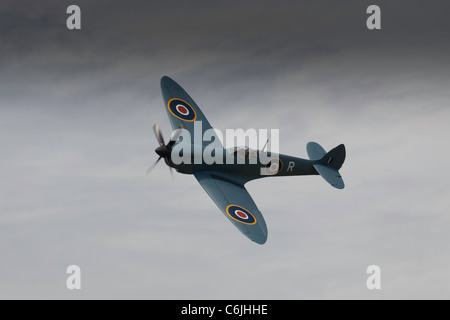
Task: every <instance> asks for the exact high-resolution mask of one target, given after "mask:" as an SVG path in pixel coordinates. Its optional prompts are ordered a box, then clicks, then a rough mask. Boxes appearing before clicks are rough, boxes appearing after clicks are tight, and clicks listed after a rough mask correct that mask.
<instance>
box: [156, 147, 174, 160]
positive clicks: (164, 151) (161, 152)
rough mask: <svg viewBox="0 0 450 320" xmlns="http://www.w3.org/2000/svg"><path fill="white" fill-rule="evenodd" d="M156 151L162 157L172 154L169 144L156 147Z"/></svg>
mask: <svg viewBox="0 0 450 320" xmlns="http://www.w3.org/2000/svg"><path fill="white" fill-rule="evenodd" d="M155 152H156V153H157V154H158V155H159V156H160V157H163V158H166V157H168V156H170V150H169V148H167V146H159V147H158V148H156V149H155Z"/></svg>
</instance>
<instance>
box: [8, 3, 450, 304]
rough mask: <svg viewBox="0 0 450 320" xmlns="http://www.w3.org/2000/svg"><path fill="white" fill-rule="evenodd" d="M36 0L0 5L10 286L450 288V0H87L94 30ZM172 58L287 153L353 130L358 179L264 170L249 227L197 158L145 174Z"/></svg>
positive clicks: (178, 73)
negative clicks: (73, 282) (186, 170)
mask: <svg viewBox="0 0 450 320" xmlns="http://www.w3.org/2000/svg"><path fill="white" fill-rule="evenodd" d="M27 2H28V5H27V6H24V5H23V4H20V5H19V4H18V3H17V1H2V5H1V6H0V29H1V31H2V32H1V33H0V133H1V134H0V148H1V150H2V157H1V158H0V178H1V179H0V194H1V199H2V200H1V201H0V275H1V276H0V298H3V299H5V298H67V299H72V298H152V299H161V298H164V299H171V298H173V299H175V298H178V299H184V298H186V299H188V298H208V299H210V298H218V299H220V298H227V299H233V298H237V299H258V298H269V299H297V298H364V299H366V298H367V299H378V298H447V299H448V298H450V289H449V287H450V286H449V285H450V277H449V275H448V269H449V268H450V252H449V248H448V243H450V236H449V232H448V230H449V223H450V219H449V214H448V208H449V206H450V200H449V199H450V198H449V196H448V195H449V193H450V188H449V185H448V181H449V178H450V174H449V172H448V171H447V170H446V159H447V158H448V157H449V156H450V152H449V148H448V137H449V135H450V129H449V126H448V120H449V119H450V109H449V103H450V93H449V88H450V64H449V58H448V57H450V45H449V40H448V34H447V30H448V17H447V14H448V12H449V9H450V8H449V4H448V1H433V2H432V3H430V2H426V1H395V2H392V1H377V4H378V5H379V6H380V7H381V10H382V29H381V30H379V31H369V30H367V28H366V26H365V21H366V18H367V14H366V13H365V10H366V8H367V6H368V5H369V4H372V2H369V1H346V2H345V4H342V3H341V2H336V1H320V2H314V3H312V2H310V1H276V2H274V1H240V3H239V4H236V5H230V4H229V2H215V3H214V4H213V3H211V2H208V1H189V2H188V3H189V4H187V2H182V1H163V2H162V1H161V2H158V3H156V2H153V1H127V2H125V1H121V2H119V1H115V2H114V3H113V2H112V1H95V2H93V1H76V4H78V5H79V6H80V7H81V10H82V30H81V31H69V30H67V29H66V26H65V22H66V18H67V14H66V13H65V11H66V8H67V6H68V5H70V4H73V3H72V2H68V1H39V2H37V1H27ZM163 75H168V76H171V77H173V78H174V79H175V80H176V81H177V82H179V83H180V84H181V85H182V86H183V87H184V88H185V89H186V91H187V92H188V93H190V95H191V96H192V97H193V98H194V100H196V102H197V103H198V104H199V105H200V107H201V108H202V110H203V112H204V113H205V115H206V116H207V117H208V119H209V121H210V122H211V124H212V125H213V126H215V127H217V128H219V129H221V130H224V129H226V128H244V129H246V128H267V129H270V128H279V129H280V139H281V146H280V147H281V149H280V151H281V152H282V153H287V154H291V155H294V156H299V157H307V155H306V143H307V142H309V141H317V142H318V143H320V144H321V145H322V146H323V147H324V148H325V149H327V150H328V149H331V148H333V147H334V146H336V145H338V144H340V143H344V144H345V145H346V147H347V160H346V162H345V163H344V166H343V168H342V169H341V173H342V176H343V178H344V181H345V183H346V189H344V190H342V191H341V190H336V189H333V188H331V187H330V186H329V185H328V184H327V183H326V182H325V181H323V180H322V179H321V178H320V177H316V176H314V177H291V178H273V179H262V180H260V181H255V182H251V183H249V184H248V185H247V188H248V190H249V192H250V194H251V195H252V196H253V198H254V200H255V202H256V203H257V205H258V207H259V209H260V210H261V212H262V213H263V215H264V217H265V219H266V222H267V225H268V229H269V238H268V241H267V244H266V245H264V246H258V245H255V244H253V243H251V242H250V241H248V239H247V238H245V237H243V236H242V235H241V234H240V233H239V231H237V230H236V229H235V228H234V227H233V226H232V225H231V224H230V223H229V222H228V221H227V219H226V218H225V217H224V216H223V214H222V213H221V212H220V210H219V209H218V208H217V207H216V206H215V204H214V203H213V202H212V201H211V199H209V197H208V196H207V195H206V193H205V192H204V191H203V189H202V188H201V186H200V185H199V184H198V183H197V181H196V180H195V178H194V177H192V176H186V175H180V174H178V175H175V179H174V180H173V181H171V179H170V175H169V170H168V168H167V167H166V166H165V165H164V164H162V163H161V164H160V165H159V166H158V167H157V168H156V169H155V170H154V171H153V172H152V173H151V175H150V176H149V177H147V176H146V175H145V170H146V169H147V168H148V166H149V165H150V164H151V163H152V162H153V161H154V160H155V159H156V157H157V156H156V154H155V153H154V151H153V150H154V148H155V147H156V146H157V143H156V139H155V138H154V136H153V133H152V130H151V124H152V123H153V122H154V121H157V122H158V124H159V125H160V127H161V128H162V130H163V132H164V134H165V136H166V137H168V136H169V134H170V131H171V128H170V124H169V121H168V119H167V115H166V112H165V111H164V106H163V102H162V98H161V93H160V89H159V80H160V78H161V76H163ZM70 264H77V265H79V266H80V267H81V270H82V290H81V291H78V292H73V291H69V290H67V289H66V286H65V281H66V277H67V275H66V274H65V269H66V267H67V266H68V265H70ZM371 264H377V265H379V266H380V267H381V270H382V290H381V291H378V292H373V291H369V290H368V289H367V288H366V285H365V284H366V278H367V274H366V273H365V271H366V268H367V266H369V265H371Z"/></svg>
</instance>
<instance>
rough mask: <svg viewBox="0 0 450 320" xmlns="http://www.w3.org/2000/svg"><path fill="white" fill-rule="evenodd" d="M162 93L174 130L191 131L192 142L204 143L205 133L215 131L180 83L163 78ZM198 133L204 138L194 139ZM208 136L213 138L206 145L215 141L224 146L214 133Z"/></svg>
mask: <svg viewBox="0 0 450 320" xmlns="http://www.w3.org/2000/svg"><path fill="white" fill-rule="evenodd" d="M161 93H162V96H163V99H164V104H165V107H166V111H167V115H168V116H169V120H170V124H171V125H172V128H173V130H176V129H180V128H183V129H186V130H188V131H189V133H190V135H191V139H192V141H197V139H198V141H201V142H202V143H203V139H202V138H203V136H204V135H205V132H206V131H207V130H213V128H212V126H211V124H210V123H209V121H208V119H206V117H205V115H204V114H203V112H202V110H200V108H199V106H198V105H197V104H196V103H195V101H194V100H193V99H192V98H191V97H190V96H189V95H188V94H187V92H186V91H184V89H183V88H182V87H181V86H180V85H179V84H178V83H176V82H175V81H174V80H172V79H171V78H169V77H167V76H164V77H162V78H161ZM195 125H197V130H196V131H195V130H194V127H195ZM200 126H201V129H200ZM197 132H198V133H201V135H202V136H201V137H194V133H196V134H197ZM207 136H208V138H209V137H211V139H210V140H209V141H206V142H205V144H209V143H211V141H214V142H215V143H217V145H218V146H222V144H221V142H220V140H219V139H218V138H217V135H216V134H215V133H214V132H213V131H210V132H209V135H207Z"/></svg>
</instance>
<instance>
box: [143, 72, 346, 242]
mask: <svg viewBox="0 0 450 320" xmlns="http://www.w3.org/2000/svg"><path fill="white" fill-rule="evenodd" d="M161 91H162V95H163V99H164V104H165V108H166V111H167V114H168V116H169V120H170V123H171V125H172V128H173V130H174V131H173V134H172V137H171V140H170V141H169V142H168V143H167V144H165V142H164V138H163V136H162V133H161V130H160V129H159V127H158V125H157V124H156V123H154V124H153V130H154V133H155V135H156V138H157V140H158V142H159V144H160V146H159V147H158V148H156V150H155V152H156V153H157V154H158V155H159V158H158V160H156V162H155V163H154V164H153V166H152V167H150V168H149V170H148V172H150V170H151V169H153V167H154V166H155V165H156V164H157V163H158V162H159V161H160V160H161V159H164V161H165V162H166V164H167V165H168V166H169V168H170V171H171V172H172V168H174V169H175V170H176V171H177V172H180V173H185V174H193V175H194V176H195V178H196V179H197V180H198V182H199V183H200V184H201V186H202V187H203V189H205V191H206V193H207V194H208V195H209V196H210V197H211V198H212V200H213V201H214V202H215V203H216V205H217V206H218V207H219V208H220V210H222V212H223V213H224V215H225V216H226V217H227V218H228V219H229V220H230V222H231V223H232V224H233V225H234V226H235V227H236V228H238V229H239V231H241V232H242V233H243V234H244V235H245V236H246V237H248V238H249V239H250V240H252V241H254V242H256V243H258V244H264V243H265V242H266V241H267V226H266V223H265V221H264V218H263V216H262V214H261V212H260V211H259V209H258V207H257V206H256V204H255V202H254V201H253V199H252V197H251V196H250V194H249V193H248V191H247V190H246V189H245V187H244V184H245V183H247V182H248V181H251V180H254V179H258V178H264V177H273V176H297V175H321V176H322V177H323V178H324V179H325V180H326V181H327V182H328V183H329V184H331V185H332V186H333V187H335V188H338V189H343V188H344V181H343V180H342V177H341V175H340V174H339V171H338V170H339V169H340V168H341V166H342V164H343V163H344V160H345V146H344V145H343V144H341V145H339V146H337V147H336V148H334V149H332V150H331V151H329V152H328V153H327V152H325V150H324V149H323V148H322V147H321V146H320V145H319V144H317V143H315V142H309V143H308V144H307V146H306V149H307V152H308V156H309V158H310V159H309V160H306V159H301V158H296V157H292V156H287V155H283V154H271V153H264V155H266V156H267V158H268V159H269V162H268V163H267V164H266V165H265V166H262V165H261V162H259V163H258V162H256V163H254V164H251V163H245V161H244V163H242V161H241V162H239V161H237V163H234V164H226V161H223V163H221V164H220V163H213V164H207V163H205V162H201V163H198V162H190V163H180V164H175V163H174V161H173V157H172V151H173V149H174V148H175V147H176V146H177V144H179V143H181V142H180V141H179V138H180V135H181V132H182V130H180V128H181V129H183V130H187V131H188V132H189V133H190V135H191V136H193V135H194V132H195V130H197V131H198V129H195V123H196V122H197V124H198V122H201V130H202V131H201V132H197V133H200V134H202V135H203V134H204V133H205V132H206V130H209V129H212V127H211V125H210V124H209V122H208V120H207V119H206V117H205V116H204V114H203V112H202V111H201V110H200V108H199V107H198V105H197V104H196V103H195V102H194V100H193V99H192V98H191V97H190V96H189V95H188V94H187V93H186V91H184V90H183V88H181V87H180V86H179V85H178V84H177V83H176V82H175V81H174V80H172V79H171V78H169V77H162V78H161ZM213 136H214V134H213ZM214 139H215V141H216V142H218V141H219V140H218V138H217V136H214ZM183 140H184V138H183ZM194 140H195V139H194ZM189 143H191V144H192V147H197V148H198V146H194V145H193V143H192V142H189ZM201 143H202V146H200V150H205V148H206V143H205V142H203V139H202V142H201ZM220 148H221V149H222V151H225V152H224V154H225V155H224V157H225V156H230V155H231V156H232V157H233V156H234V157H236V158H237V157H239V156H243V157H244V158H245V159H249V157H250V155H252V154H253V155H255V154H256V157H257V158H258V157H259V156H260V155H261V152H262V151H258V152H259V153H257V152H256V151H255V150H252V149H249V148H246V147H244V148H234V149H233V150H231V151H228V152H227V151H226V150H225V149H224V148H223V146H222V144H220ZM194 149H195V148H194ZM263 149H264V148H263ZM242 151H243V152H242ZM192 159H194V156H192ZM247 162H249V161H247ZM264 170H267V171H268V174H265V173H264Z"/></svg>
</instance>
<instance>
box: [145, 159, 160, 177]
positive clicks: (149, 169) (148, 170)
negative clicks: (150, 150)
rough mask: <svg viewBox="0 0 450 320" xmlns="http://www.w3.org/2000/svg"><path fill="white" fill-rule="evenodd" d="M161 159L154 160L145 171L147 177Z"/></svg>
mask: <svg viewBox="0 0 450 320" xmlns="http://www.w3.org/2000/svg"><path fill="white" fill-rule="evenodd" d="M161 159H162V157H159V158H158V160H156V161H155V163H154V164H153V165H152V166H151V167H150V168H148V169H147V175H148V174H149V173H150V171H152V170H153V168H154V167H155V166H156V165H157V164H158V162H159V160H161Z"/></svg>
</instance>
